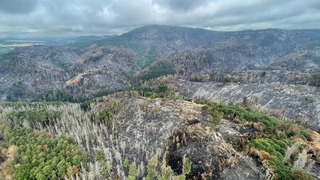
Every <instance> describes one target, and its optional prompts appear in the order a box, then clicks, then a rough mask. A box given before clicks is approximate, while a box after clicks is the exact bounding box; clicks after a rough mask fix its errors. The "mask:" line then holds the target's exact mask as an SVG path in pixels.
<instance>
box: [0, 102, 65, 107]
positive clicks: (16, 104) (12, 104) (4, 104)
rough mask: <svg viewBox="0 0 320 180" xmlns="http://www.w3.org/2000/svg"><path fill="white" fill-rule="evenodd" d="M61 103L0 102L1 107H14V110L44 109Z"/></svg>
mask: <svg viewBox="0 0 320 180" xmlns="http://www.w3.org/2000/svg"><path fill="white" fill-rule="evenodd" d="M60 103H61V102H58V101H55V102H53V101H52V102H0V106H1V107H14V108H22V107H26V108H44V107H47V106H59V104H60Z"/></svg>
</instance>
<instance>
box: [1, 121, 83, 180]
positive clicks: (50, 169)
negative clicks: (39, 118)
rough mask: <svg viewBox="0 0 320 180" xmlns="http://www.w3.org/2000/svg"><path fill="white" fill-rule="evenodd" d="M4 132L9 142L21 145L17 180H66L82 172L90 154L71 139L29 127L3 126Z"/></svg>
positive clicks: (17, 164) (17, 162)
mask: <svg viewBox="0 0 320 180" xmlns="http://www.w3.org/2000/svg"><path fill="white" fill-rule="evenodd" d="M0 135H1V136H3V137H4V140H5V141H6V142H7V143H8V144H9V145H15V146H17V147H18V158H16V159H15V160H14V162H13V163H14V176H13V177H14V179H44V180H46V179H62V178H64V177H71V176H73V175H75V174H77V173H79V168H80V164H81V162H85V160H86V155H85V154H84V153H83V152H82V151H80V150H79V149H77V148H76V147H75V146H74V145H73V142H72V139H71V138H67V137H65V136H58V137H54V136H53V135H50V134H47V133H45V132H42V131H34V130H32V129H29V128H22V127H17V126H16V127H14V128H10V127H7V126H2V129H1V130H0Z"/></svg>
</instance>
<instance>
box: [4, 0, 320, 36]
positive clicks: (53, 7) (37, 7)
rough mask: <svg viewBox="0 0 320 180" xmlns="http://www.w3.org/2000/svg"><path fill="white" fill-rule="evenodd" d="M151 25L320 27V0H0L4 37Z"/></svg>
mask: <svg viewBox="0 0 320 180" xmlns="http://www.w3.org/2000/svg"><path fill="white" fill-rule="evenodd" d="M147 24H164V25H179V26H189V27H199V28H207V29H212V30H225V31H232V30H243V29H261V28H285V29H300V28H319V27H320V1H319V0H308V1H301V0H281V1H279V0H259V1H257V0H243V1H238V0H201V1H195V0H175V1H171V0H134V1H133V0H108V1H106V0H90V1H88V0H23V1H21V0H0V37H1V36H4V35H17V34H26V35H34V36H36V35H42V36H65V35H85V34H97V35H103V34H121V33H123V32H125V31H128V30H130V29H133V28H135V27H138V26H143V25H147Z"/></svg>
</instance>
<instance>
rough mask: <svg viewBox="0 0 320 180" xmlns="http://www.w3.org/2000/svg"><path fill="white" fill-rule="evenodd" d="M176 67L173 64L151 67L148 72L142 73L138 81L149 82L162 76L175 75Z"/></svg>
mask: <svg viewBox="0 0 320 180" xmlns="http://www.w3.org/2000/svg"><path fill="white" fill-rule="evenodd" d="M173 72H174V66H173V65H171V64H159V65H155V66H151V67H150V68H149V69H148V70H147V71H146V72H144V73H142V74H141V75H140V76H139V77H138V79H139V80H142V81H147V80H150V79H155V78H158V77H161V76H165V75H169V74H173Z"/></svg>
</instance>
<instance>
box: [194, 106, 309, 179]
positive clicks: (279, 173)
mask: <svg viewBox="0 0 320 180" xmlns="http://www.w3.org/2000/svg"><path fill="white" fill-rule="evenodd" d="M198 103H199V101H198ZM200 103H203V102H200ZM203 104H205V107H206V109H207V112H208V114H209V115H211V117H212V126H213V127H215V126H216V125H218V124H219V123H220V119H221V117H223V118H225V119H232V120H237V121H239V122H241V123H243V124H247V123H255V124H256V125H255V127H256V128H257V130H258V132H259V133H258V135H257V137H256V139H253V140H251V141H249V143H248V146H249V148H250V149H252V148H254V149H258V151H260V152H265V153H262V154H264V155H261V154H260V157H259V158H262V159H266V160H267V161H268V164H269V165H270V166H271V167H272V169H273V170H274V172H275V175H276V177H275V178H276V179H299V178H298V177H303V178H304V179H312V177H311V175H309V174H307V173H305V172H304V171H299V170H295V169H293V168H292V165H291V164H290V163H288V162H284V156H285V153H286V151H287V149H288V148H289V147H291V146H292V145H293V143H294V139H295V138H301V139H303V140H305V141H311V140H312V139H311V137H310V135H309V132H308V130H306V129H305V128H303V127H300V126H298V125H295V124H293V123H292V122H289V121H282V120H280V119H278V118H276V117H273V116H269V115H267V114H262V113H259V112H256V111H254V110H252V109H250V108H248V107H243V106H241V105H240V104H238V105H225V104H220V103H213V102H208V103H203ZM253 152H255V151H253ZM251 155H254V153H253V154H251Z"/></svg>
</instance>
